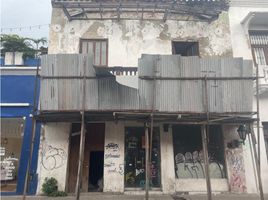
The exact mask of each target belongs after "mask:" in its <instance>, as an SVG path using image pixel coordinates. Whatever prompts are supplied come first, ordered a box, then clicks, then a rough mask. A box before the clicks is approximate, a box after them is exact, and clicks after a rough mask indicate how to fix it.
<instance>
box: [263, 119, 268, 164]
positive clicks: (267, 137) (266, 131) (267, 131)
mask: <svg viewBox="0 0 268 200" xmlns="http://www.w3.org/2000/svg"><path fill="white" fill-rule="evenodd" d="M262 125H263V135H264V143H265V148H266V156H267V160H268V122H263V123H262Z"/></svg>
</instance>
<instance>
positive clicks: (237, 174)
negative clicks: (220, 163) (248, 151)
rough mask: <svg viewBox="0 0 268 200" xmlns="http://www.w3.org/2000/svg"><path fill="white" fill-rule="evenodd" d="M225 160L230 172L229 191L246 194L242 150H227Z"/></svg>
mask: <svg viewBox="0 0 268 200" xmlns="http://www.w3.org/2000/svg"><path fill="white" fill-rule="evenodd" d="M226 159H227V163H228V167H229V171H230V174H229V176H230V177H229V180H230V188H231V191H232V192H246V190H247V187H246V178H245V168H244V159H243V152H242V149H241V148H236V149H227V150H226Z"/></svg>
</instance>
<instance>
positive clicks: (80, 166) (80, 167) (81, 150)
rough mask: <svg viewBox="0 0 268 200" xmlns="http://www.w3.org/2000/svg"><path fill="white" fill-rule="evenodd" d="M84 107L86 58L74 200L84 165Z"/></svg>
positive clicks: (79, 186) (78, 189)
mask: <svg viewBox="0 0 268 200" xmlns="http://www.w3.org/2000/svg"><path fill="white" fill-rule="evenodd" d="M85 105H86V57H85V56H84V57H83V90H82V111H81V134H80V148H79V160H78V170H77V180H76V188H75V196H76V200H79V198H80V188H81V179H82V174H83V173H82V171H83V163H84V152H85Z"/></svg>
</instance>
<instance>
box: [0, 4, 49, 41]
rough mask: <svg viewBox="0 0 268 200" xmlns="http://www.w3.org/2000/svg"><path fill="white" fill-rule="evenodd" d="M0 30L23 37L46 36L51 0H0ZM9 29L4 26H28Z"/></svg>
mask: <svg viewBox="0 0 268 200" xmlns="http://www.w3.org/2000/svg"><path fill="white" fill-rule="evenodd" d="M0 4H1V5H0V7H1V12H0V13H1V32H2V33H6V34H8V33H12V34H18V35H21V36H24V37H32V38H41V37H46V38H48V25H44V24H49V23H50V18H51V0H0ZM34 25H44V26H41V27H33V28H31V29H30V28H21V30H19V29H16V30H14V29H13V30H12V31H11V30H10V29H6V28H14V27H29V26H34Z"/></svg>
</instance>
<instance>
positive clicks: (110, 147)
mask: <svg viewBox="0 0 268 200" xmlns="http://www.w3.org/2000/svg"><path fill="white" fill-rule="evenodd" d="M105 149H106V150H110V151H111V150H112V151H118V150H119V145H118V144H115V143H109V144H107V145H106V146H105Z"/></svg>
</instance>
